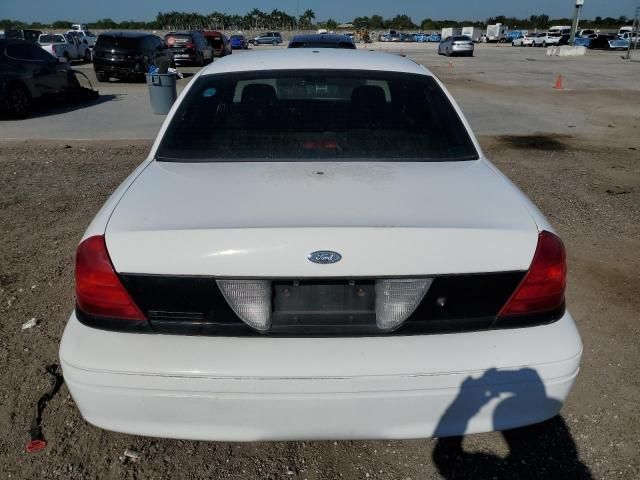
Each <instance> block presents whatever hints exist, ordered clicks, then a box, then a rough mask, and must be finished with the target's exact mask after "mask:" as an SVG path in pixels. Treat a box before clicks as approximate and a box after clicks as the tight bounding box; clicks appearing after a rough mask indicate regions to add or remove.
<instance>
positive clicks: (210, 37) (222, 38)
mask: <svg viewBox="0 0 640 480" xmlns="http://www.w3.org/2000/svg"><path fill="white" fill-rule="evenodd" d="M203 35H204V38H205V39H206V40H207V42H208V43H209V45H211V48H213V56H214V57H224V56H225V55H231V54H232V53H233V51H232V50H231V44H230V43H229V38H228V37H227V36H226V35H225V34H224V33H221V32H215V31H205V32H203Z"/></svg>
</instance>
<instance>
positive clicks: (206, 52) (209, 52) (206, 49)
mask: <svg viewBox="0 0 640 480" xmlns="http://www.w3.org/2000/svg"><path fill="white" fill-rule="evenodd" d="M196 38H197V39H198V43H199V45H200V48H201V49H202V52H203V57H204V59H205V61H213V47H212V46H211V45H209V42H207V40H206V39H205V38H204V35H202V34H201V33H198V34H196Z"/></svg>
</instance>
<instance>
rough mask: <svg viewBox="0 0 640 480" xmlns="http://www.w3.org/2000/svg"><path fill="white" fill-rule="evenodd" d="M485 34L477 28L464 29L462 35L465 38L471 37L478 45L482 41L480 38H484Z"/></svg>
mask: <svg viewBox="0 0 640 480" xmlns="http://www.w3.org/2000/svg"><path fill="white" fill-rule="evenodd" d="M483 33H484V32H483V31H482V29H481V28H477V27H463V28H462V35H463V36H465V37H469V38H470V39H471V40H473V41H474V42H476V43H477V42H479V41H480V38H481V37H482V34H483Z"/></svg>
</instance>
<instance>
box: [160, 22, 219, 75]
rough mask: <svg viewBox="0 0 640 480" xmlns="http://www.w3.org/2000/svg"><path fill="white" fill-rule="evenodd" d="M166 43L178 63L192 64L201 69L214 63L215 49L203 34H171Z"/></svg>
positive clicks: (167, 36)
mask: <svg viewBox="0 0 640 480" xmlns="http://www.w3.org/2000/svg"><path fill="white" fill-rule="evenodd" d="M164 42H165V44H166V46H167V47H168V48H170V49H171V51H172V52H173V59H174V61H175V62H176V63H185V62H186V63H190V64H192V65H197V66H199V67H201V66H203V65H206V64H207V63H210V62H213V48H212V47H211V45H209V42H207V40H206V39H205V38H204V35H203V34H202V33H201V32H197V31H190V32H170V33H167V34H166V35H165V37H164Z"/></svg>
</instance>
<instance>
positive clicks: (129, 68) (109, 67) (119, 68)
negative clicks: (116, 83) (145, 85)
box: [93, 61, 144, 77]
mask: <svg viewBox="0 0 640 480" xmlns="http://www.w3.org/2000/svg"><path fill="white" fill-rule="evenodd" d="M93 70H94V71H95V72H96V73H98V72H100V73H108V74H110V75H112V76H114V77H119V76H122V77H130V76H132V75H143V74H144V72H143V71H142V69H140V68H138V69H136V65H135V64H133V63H132V64H122V63H120V64H117V65H116V64H110V63H96V62H95V61H94V64H93Z"/></svg>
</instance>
